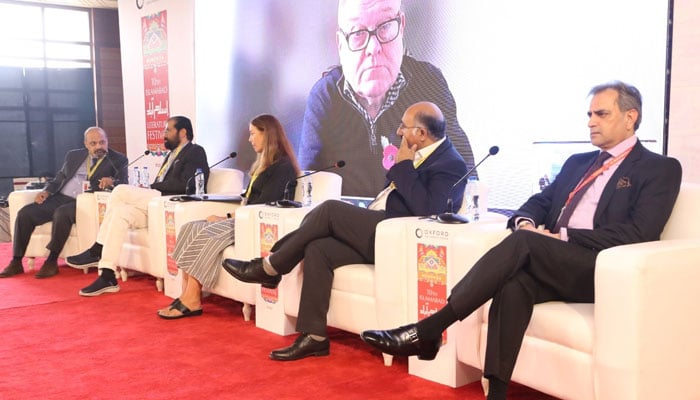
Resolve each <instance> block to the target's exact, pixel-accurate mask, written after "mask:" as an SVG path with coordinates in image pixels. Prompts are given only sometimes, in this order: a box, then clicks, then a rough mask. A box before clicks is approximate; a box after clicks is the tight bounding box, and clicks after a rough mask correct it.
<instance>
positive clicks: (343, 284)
mask: <svg viewBox="0 0 700 400" xmlns="http://www.w3.org/2000/svg"><path fill="white" fill-rule="evenodd" d="M333 290H340V291H343V292H351V293H357V294H359V295H363V296H368V297H374V264H349V265H343V266H342V267H340V268H336V269H335V276H334V277H333Z"/></svg>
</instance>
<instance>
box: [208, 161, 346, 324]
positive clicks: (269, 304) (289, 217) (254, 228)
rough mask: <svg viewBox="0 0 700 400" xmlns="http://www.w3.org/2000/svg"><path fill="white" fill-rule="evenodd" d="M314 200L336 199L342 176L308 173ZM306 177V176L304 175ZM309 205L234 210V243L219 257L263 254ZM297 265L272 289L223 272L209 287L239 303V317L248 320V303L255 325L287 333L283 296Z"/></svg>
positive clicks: (297, 221) (289, 288)
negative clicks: (241, 305)
mask: <svg viewBox="0 0 700 400" xmlns="http://www.w3.org/2000/svg"><path fill="white" fill-rule="evenodd" d="M309 178H311V183H312V186H313V199H314V203H315V204H318V203H321V202H322V201H324V200H329V199H340V193H341V187H342V182H343V179H342V177H341V176H340V175H338V174H335V173H333V172H318V173H316V174H314V175H311V176H310V177H309ZM307 179H308V178H307ZM301 186H302V185H297V189H296V192H295V200H297V201H300V200H301V199H302V194H301ZM309 210H311V207H303V208H275V207H270V206H264V205H252V206H247V207H241V208H239V209H237V210H236V244H235V245H234V246H229V247H227V248H226V249H225V250H224V252H223V258H224V259H225V258H235V259H251V258H255V257H260V256H261V255H266V254H267V253H266V251H267V249H269V247H271V246H272V244H274V242H275V241H277V239H280V238H281V237H282V236H284V235H285V234H287V233H288V232H291V231H293V230H294V229H296V228H297V227H298V226H299V224H300V223H301V220H302V219H303V217H304V215H306V213H307V212H308V211H309ZM298 271H299V268H297V269H296V270H295V271H292V273H291V274H288V275H286V276H285V278H284V279H282V282H281V284H280V287H279V288H277V289H275V290H268V289H264V288H261V286H260V285H257V284H250V283H243V282H240V281H238V280H236V279H235V278H233V277H232V276H230V275H229V274H227V273H222V274H220V275H219V281H218V282H217V283H216V285H214V287H212V288H209V291H210V292H211V293H215V294H218V295H220V296H224V297H227V298H230V299H233V300H236V301H240V302H242V303H243V317H244V319H245V320H246V321H247V320H249V319H250V313H251V311H252V305H253V304H255V305H256V306H257V310H256V321H255V323H256V325H257V326H258V327H261V328H263V329H267V330H269V331H271V332H275V333H278V334H288V333H290V329H291V328H290V326H291V324H290V322H289V321H288V320H287V317H286V316H285V315H284V313H283V306H284V304H285V301H284V298H285V296H286V294H287V293H290V292H291V291H292V288H294V287H295V285H296V284H297V280H296V279H297V275H298V274H299V272H298Z"/></svg>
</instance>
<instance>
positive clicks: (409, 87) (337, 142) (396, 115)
mask: <svg viewBox="0 0 700 400" xmlns="http://www.w3.org/2000/svg"><path fill="white" fill-rule="evenodd" d="M401 72H402V74H403V75H404V77H405V78H406V86H405V87H404V88H403V89H402V90H401V92H400V94H399V97H398V99H397V100H396V102H395V103H394V105H393V106H392V107H390V108H389V109H387V110H385V111H384V112H383V113H382V114H380V115H379V117H378V118H377V120H376V124H375V127H376V128H375V132H374V135H373V134H372V132H370V126H369V123H368V122H366V121H365V119H364V117H363V115H362V113H361V112H360V110H358V109H356V108H355V106H354V105H353V104H352V103H351V102H350V100H348V99H346V98H345V96H344V95H343V94H342V87H343V83H344V81H345V78H344V75H343V71H342V68H341V67H335V68H333V69H331V70H330V71H329V72H328V73H326V74H325V75H324V76H323V77H322V78H321V79H320V80H319V81H318V82H316V84H315V85H314V86H313V88H312V89H311V93H310V94H309V97H308V99H307V103H306V111H305V113H304V123H303V128H302V133H301V140H300V146H299V151H298V152H297V154H299V164H300V167H301V169H309V170H315V169H320V168H324V167H328V166H330V165H333V164H334V163H335V162H336V161H338V160H345V161H346V163H347V165H346V166H345V168H341V169H338V170H334V171H333V172H337V173H338V174H340V175H341V176H342V177H343V195H347V196H364V197H374V196H376V195H377V193H379V191H381V190H382V188H383V187H384V186H386V183H387V182H386V181H385V179H384V178H385V174H386V169H385V168H384V167H383V166H382V158H383V149H382V144H381V141H380V137H381V136H384V137H386V138H387V140H388V141H389V142H390V143H391V144H393V145H395V146H396V147H399V144H400V143H401V138H400V137H399V136H398V135H397V134H396V129H397V128H398V126H399V124H400V123H401V117H402V116H403V113H404V111H406V109H407V108H408V107H409V106H410V105H412V104H414V103H417V102H419V101H430V102H433V103H435V104H436V105H437V106H438V107H440V110H441V111H442V113H443V115H444V116H445V122H446V124H447V128H446V132H447V136H448V138H450V140H451V141H452V143H453V144H454V146H455V147H456V149H457V151H458V152H459V154H461V156H462V157H463V159H464V160H465V162H466V163H467V165H468V166H470V167H471V166H473V165H474V156H473V155H472V150H471V146H470V145H469V140H468V139H467V136H466V134H465V133H464V131H463V130H462V128H461V127H460V126H459V123H458V121H457V108H456V105H455V101H454V98H453V97H452V93H451V92H450V89H449V87H448V86H447V82H446V81H445V78H444V77H443V75H442V73H441V72H440V70H439V69H437V68H436V67H434V66H433V65H431V64H430V63H427V62H421V61H417V60H415V59H413V58H411V57H408V56H404V58H403V61H402V65H401Z"/></svg>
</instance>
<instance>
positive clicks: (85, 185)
mask: <svg viewBox="0 0 700 400" xmlns="http://www.w3.org/2000/svg"><path fill="white" fill-rule="evenodd" d="M90 189H91V187H90V181H83V192H85V191H88V190H90Z"/></svg>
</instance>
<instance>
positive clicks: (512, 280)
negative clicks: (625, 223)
mask: <svg viewBox="0 0 700 400" xmlns="http://www.w3.org/2000/svg"><path fill="white" fill-rule="evenodd" d="M597 255H598V252H597V251H593V250H590V249H586V248H583V247H581V246H578V245H575V244H571V243H568V242H564V241H561V240H558V239H554V238H550V237H547V236H544V235H540V234H538V233H534V232H529V231H516V232H513V234H511V235H509V236H508V237H506V238H505V239H504V240H503V241H502V242H501V243H500V244H498V245H497V246H495V247H494V248H492V249H491V250H489V251H488V252H487V253H486V254H484V256H483V257H481V258H480V259H479V261H477V262H476V264H474V266H473V267H472V269H471V270H470V271H469V272H468V273H467V274H466V275H465V276H464V277H463V278H462V279H461V280H460V281H459V282H458V283H457V284H456V285H455V287H454V288H453V289H452V292H451V295H450V298H449V299H448V304H449V305H450V306H451V307H452V309H453V310H454V311H455V313H456V315H457V317H458V318H459V319H460V320H462V319H464V318H466V317H467V316H469V314H471V313H472V312H474V310H476V309H477V308H478V307H480V306H481V305H482V304H484V303H485V302H486V301H488V300H489V299H493V302H492V304H491V309H490V311H489V320H488V321H489V329H488V337H487V345H486V362H485V365H484V376H485V377H487V378H491V377H496V378H498V379H499V380H501V381H503V382H508V381H510V378H511V375H512V374H513V368H514V367H515V361H516V359H517V356H518V352H519V351H520V346H521V345H522V341H523V337H524V335H525V330H526V329H527V326H528V324H529V322H530V318H531V317H532V310H533V307H534V305H535V304H538V303H544V302H547V301H555V300H561V301H569V302H578V303H592V302H593V301H594V274H595V260H596V257H597Z"/></svg>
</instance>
